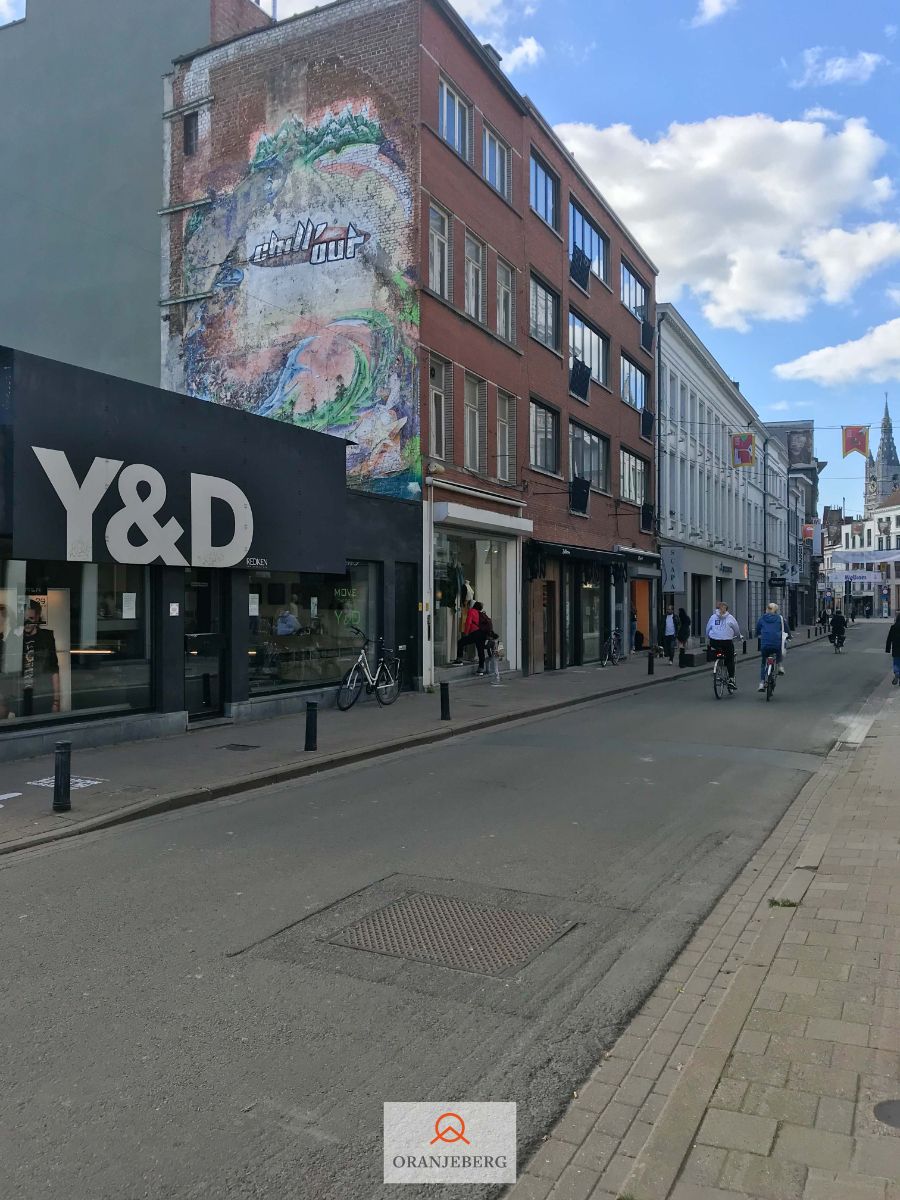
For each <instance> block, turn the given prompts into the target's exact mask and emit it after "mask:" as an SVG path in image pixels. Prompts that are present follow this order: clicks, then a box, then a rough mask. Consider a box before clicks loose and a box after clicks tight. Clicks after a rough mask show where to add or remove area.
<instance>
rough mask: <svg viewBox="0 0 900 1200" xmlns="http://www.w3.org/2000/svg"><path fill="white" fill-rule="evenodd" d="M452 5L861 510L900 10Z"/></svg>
mask: <svg viewBox="0 0 900 1200" xmlns="http://www.w3.org/2000/svg"><path fill="white" fill-rule="evenodd" d="M452 2H453V3H454V4H455V6H456V8H457V9H458V10H459V12H460V14H461V15H462V17H463V18H464V19H465V20H466V21H467V22H468V23H469V24H470V25H471V26H472V28H473V29H474V30H475V32H476V34H477V35H478V36H479V37H480V38H481V39H482V40H484V41H490V42H491V43H492V44H493V45H494V46H495V47H496V48H497V49H498V50H499V51H500V52H501V53H502V54H503V66H504V69H505V70H507V72H508V73H509V75H510V78H511V79H512V80H513V82H514V83H515V85H516V86H517V87H518V88H519V90H520V91H522V92H525V93H526V94H527V95H528V96H529V97H530V98H531V99H532V100H533V101H534V103H535V104H536V105H537V106H538V107H539V108H540V109H541V111H542V112H543V113H544V115H545V116H546V117H547V118H548V120H549V121H550V122H551V123H552V124H553V125H554V126H555V128H556V130H557V132H558V133H559V134H560V136H561V137H562V139H563V140H564V141H565V142H566V144H567V145H568V146H569V147H570V149H572V150H573V151H574V153H575V155H576V158H577V159H578V161H579V162H580V163H581V165H582V166H583V167H584V169H585V170H586V171H587V172H588V173H589V174H590V176H591V177H592V179H593V180H594V182H595V183H596V184H597V186H598V187H599V189H600V191H601V192H602V193H603V195H604V196H605V198H606V199H607V201H608V202H609V203H610V205H611V206H612V208H613V209H614V210H615V211H616V212H617V214H618V215H619V216H620V217H621V218H622V219H623V220H624V222H625V223H626V224H627V225H628V227H629V228H630V229H631V231H632V233H633V234H634V235H635V236H636V238H637V239H638V241H639V242H640V243H641V245H642V246H643V248H644V249H645V250H646V252H647V253H648V254H649V255H650V257H651V258H652V259H653V261H654V262H655V263H656V265H657V266H658V268H659V272H660V274H659V279H658V283H657V295H658V298H659V299H662V300H670V301H672V302H673V303H674V304H676V305H677V307H678V309H679V311H680V312H681V313H682V315H683V316H684V317H685V319H686V320H687V321H688V322H689V323H690V325H691V326H692V327H693V328H694V330H695V331H696V333H697V334H698V335H699V337H700V338H701V339H702V340H703V341H704V342H705V344H706V345H707V346H708V347H709V349H710V350H711V352H712V353H713V354H714V355H715V357H716V358H717V359H718V360H719V362H720V363H721V364H722V366H723V367H724V368H725V370H726V371H727V372H728V374H729V375H730V376H731V377H732V378H734V379H737V380H739V381H740V384H741V390H742V391H743V393H744V395H745V396H746V397H747V398H748V399H749V400H750V402H751V404H753V406H754V407H755V408H756V410H757V412H758V413H759V414H760V416H761V417H762V418H763V420H766V419H769V420H779V421H782V420H791V419H794V418H797V419H809V418H810V417H812V418H814V419H815V421H816V453H817V454H818V456H819V457H820V458H822V459H827V460H828V462H829V467H828V468H827V470H826V471H825V473H824V474H823V476H822V487H821V495H822V501H823V503H837V504H840V503H841V501H842V498H844V497H846V501H847V508H848V510H850V511H857V510H859V509H861V507H862V479H863V467H864V464H863V460H862V458H860V456H859V455H852V456H851V457H849V458H847V459H845V460H842V459H841V447H840V428H839V427H840V426H841V425H842V424H845V425H847V424H867V423H870V424H871V425H872V430H871V436H872V446H873V451H874V449H875V448H876V447H877V442H878V435H879V425H880V421H881V415H882V412H883V410H884V394H885V392H888V393H889V398H890V403H891V405H892V412H893V414H894V416H895V418H896V420H897V430H898V432H897V437H898V439H900V154H898V151H900V134H898V128H900V125H898V121H897V107H898V105H897V98H898V95H900V0H859V2H858V3H856V4H848V3H847V0H644V3H641V4H638V3H635V2H634V0H452ZM270 6H271V0H263V7H266V8H270ZM315 6H316V0H278V15H279V17H286V16H289V15H291V14H293V13H296V12H302V11H306V10H307V9H310V8H313V7H315ZM23 8H24V0H0V23H2V21H3V20H4V19H13V18H15V17H17V16H21V15H22V11H23Z"/></svg>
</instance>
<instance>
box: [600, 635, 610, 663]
mask: <svg viewBox="0 0 900 1200" xmlns="http://www.w3.org/2000/svg"><path fill="white" fill-rule="evenodd" d="M611 653H612V638H607V639H606V641H605V642H604V643H603V649H602V650H601V651H600V666H601V667H605V666H606V664H607V663H608V662H609V658H610V655H611Z"/></svg>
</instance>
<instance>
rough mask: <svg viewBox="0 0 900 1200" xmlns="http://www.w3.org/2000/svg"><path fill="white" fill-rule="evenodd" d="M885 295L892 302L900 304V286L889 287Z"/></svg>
mask: <svg viewBox="0 0 900 1200" xmlns="http://www.w3.org/2000/svg"><path fill="white" fill-rule="evenodd" d="M885 295H886V296H887V298H888V300H890V302H891V304H897V305H900V287H889V288H888V289H887V291H886V292H885Z"/></svg>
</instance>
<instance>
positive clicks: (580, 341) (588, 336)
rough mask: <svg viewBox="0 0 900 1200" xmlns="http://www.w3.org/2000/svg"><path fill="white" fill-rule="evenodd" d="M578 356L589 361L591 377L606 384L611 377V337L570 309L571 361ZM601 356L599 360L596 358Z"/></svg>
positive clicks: (584, 360) (596, 381) (583, 360)
mask: <svg viewBox="0 0 900 1200" xmlns="http://www.w3.org/2000/svg"><path fill="white" fill-rule="evenodd" d="M576 357H578V358H580V359H581V361H582V362H584V363H587V365H588V367H590V371H591V379H593V381H594V382H595V383H600V384H603V385H604V386H606V384H607V381H608V379H609V338H608V337H607V336H606V334H604V333H601V332H600V330H599V329H597V328H596V326H594V325H592V324H591V323H590V321H586V320H585V319H584V317H583V316H582V315H581V314H580V313H578V312H576V311H575V310H574V309H573V308H570V309H569V361H570V362H574V360H575V358H576ZM598 358H599V362H597V361H596V360H597V359H598Z"/></svg>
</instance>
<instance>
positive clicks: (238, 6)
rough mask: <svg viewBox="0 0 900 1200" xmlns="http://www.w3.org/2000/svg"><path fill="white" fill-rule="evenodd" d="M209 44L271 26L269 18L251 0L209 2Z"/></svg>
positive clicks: (215, 0)
mask: <svg viewBox="0 0 900 1200" xmlns="http://www.w3.org/2000/svg"><path fill="white" fill-rule="evenodd" d="M209 15H210V34H211V36H210V42H211V43H212V42H227V41H228V40H229V38H235V37H239V36H240V35H241V34H242V33H250V31H251V30H253V29H262V28H264V27H265V26H266V25H271V23H272V21H271V18H270V17H269V16H268V15H267V14H266V13H265V12H263V10H262V9H261V8H260V6H259V5H258V4H255V3H254V2H253V0H210V14H209Z"/></svg>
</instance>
